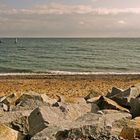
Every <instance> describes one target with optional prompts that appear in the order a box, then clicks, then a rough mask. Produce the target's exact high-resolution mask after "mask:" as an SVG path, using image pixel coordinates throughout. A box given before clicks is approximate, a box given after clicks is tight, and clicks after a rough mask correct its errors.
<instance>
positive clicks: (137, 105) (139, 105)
mask: <svg viewBox="0 0 140 140" xmlns="http://www.w3.org/2000/svg"><path fill="white" fill-rule="evenodd" d="M130 107H131V109H130V113H131V114H132V117H133V118H135V117H137V116H140V98H132V99H131V100H130Z"/></svg>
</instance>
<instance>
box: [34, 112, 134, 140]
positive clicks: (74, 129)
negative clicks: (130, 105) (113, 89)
mask: <svg viewBox="0 0 140 140" xmlns="http://www.w3.org/2000/svg"><path fill="white" fill-rule="evenodd" d="M130 118H131V115H130V114H129V113H125V112H119V111H115V110H112V111H111V112H110V111H109V110H105V111H104V115H100V114H95V113H87V114H85V115H83V116H81V117H79V118H78V119H76V120H75V121H67V120H65V121H61V123H56V124H55V125H49V126H48V127H45V128H44V129H42V131H40V132H38V133H36V134H34V135H33V136H32V138H31V140H40V139H43V138H44V139H50V140H74V139H76V140H78V139H79V140H81V139H84V140H90V139H95V140H102V139H103V140H111V139H112V140H113V138H111V136H112V133H113V130H114V128H115V127H116V125H115V124H116V122H117V123H118V122H120V123H122V122H123V123H124V122H125V123H126V122H127V121H128V119H130ZM122 127H123V126H122ZM119 131H121V128H120V130H119Z"/></svg>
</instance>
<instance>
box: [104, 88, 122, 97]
mask: <svg viewBox="0 0 140 140" xmlns="http://www.w3.org/2000/svg"><path fill="white" fill-rule="evenodd" d="M121 92H123V90H122V89H119V88H117V87H112V90H111V92H108V93H107V95H106V97H108V98H111V97H113V96H116V95H118V94H120V93H121Z"/></svg>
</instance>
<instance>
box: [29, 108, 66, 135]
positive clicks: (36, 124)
mask: <svg viewBox="0 0 140 140" xmlns="http://www.w3.org/2000/svg"><path fill="white" fill-rule="evenodd" d="M62 120H64V114H63V112H62V111H61V110H60V109H59V108H56V107H50V106H42V107H39V108H36V109H34V110H33V111H32V113H31V114H30V116H29V117H28V122H29V134H30V135H31V136H32V135H34V134H36V133H37V132H39V131H42V130H43V129H44V128H46V127H48V126H49V125H50V124H56V123H57V122H60V121H62Z"/></svg>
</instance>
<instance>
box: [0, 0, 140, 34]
mask: <svg viewBox="0 0 140 140" xmlns="http://www.w3.org/2000/svg"><path fill="white" fill-rule="evenodd" d="M0 36H1V37H7V36H8V37H10V36H11V37H15V36H18V37H19V36H21V37H140V0H0Z"/></svg>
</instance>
